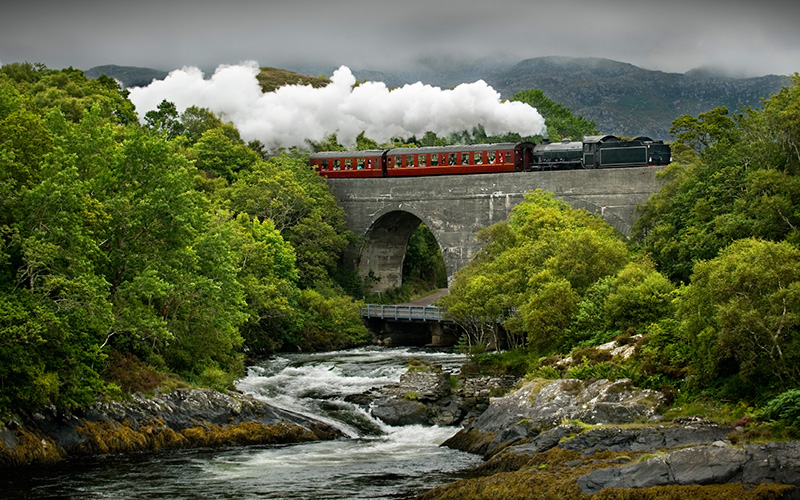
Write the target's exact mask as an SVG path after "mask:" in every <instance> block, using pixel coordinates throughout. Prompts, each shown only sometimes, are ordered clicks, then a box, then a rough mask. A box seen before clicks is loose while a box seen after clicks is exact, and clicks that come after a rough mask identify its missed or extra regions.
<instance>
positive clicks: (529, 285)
mask: <svg viewBox="0 0 800 500" xmlns="http://www.w3.org/2000/svg"><path fill="white" fill-rule="evenodd" d="M479 238H480V239H481V240H482V241H484V245H483V247H482V248H481V250H480V252H479V253H478V254H477V255H476V256H475V258H474V259H473V260H472V261H471V262H470V263H469V264H468V265H467V266H466V267H465V268H464V269H462V270H461V271H459V272H458V273H456V276H455V279H454V282H453V285H452V286H451V290H450V295H449V296H448V297H447V298H446V299H445V300H444V304H445V306H446V307H447V308H448V311H451V310H455V311H463V314H462V315H461V316H460V318H461V319H459V318H456V319H457V320H459V321H464V322H465V321H467V320H469V321H471V322H473V323H479V322H481V321H483V322H484V323H485V325H484V326H483V327H482V328H488V329H490V330H491V329H493V326H492V325H493V323H494V322H495V321H497V320H498V319H500V320H501V321H502V322H503V326H504V327H505V329H506V331H507V332H508V333H509V334H510V335H511V339H512V343H517V342H518V341H517V339H519V338H523V339H527V343H528V344H529V345H530V346H531V347H534V348H535V349H536V350H537V351H539V352H550V351H553V350H555V349H557V348H558V347H560V346H562V345H564V344H565V342H566V337H565V336H564V333H565V332H566V330H567V328H568V327H569V325H570V324H571V322H572V321H573V319H574V317H575V315H576V314H577V312H578V310H579V304H580V301H581V300H582V297H583V296H584V295H585V294H586V293H587V291H588V290H589V289H591V287H592V286H593V284H594V283H595V282H596V281H598V280H600V279H602V278H604V277H606V276H613V275H615V274H616V273H617V271H619V270H620V269H621V268H622V267H623V266H624V265H625V264H626V263H627V262H628V261H629V259H630V256H629V254H628V250H627V249H626V247H625V244H624V242H622V240H621V239H620V238H619V237H618V235H617V234H616V233H615V231H614V229H613V228H612V227H611V226H610V225H609V224H608V223H607V222H605V221H603V220H602V219H601V218H599V217H598V216H596V215H592V214H589V213H588V212H586V211H584V210H575V209H572V208H571V207H570V206H569V205H568V204H567V203H565V202H563V201H561V200H558V199H556V198H555V197H554V196H553V195H552V194H550V193H545V192H542V191H536V192H533V193H529V194H527V195H526V197H525V200H524V201H523V202H522V203H520V204H519V205H517V206H516V207H515V208H514V210H513V211H512V214H511V216H510V217H509V220H508V222H502V223H498V224H495V225H493V226H491V227H489V228H487V229H485V230H482V231H481V232H480V233H479ZM481 300H483V301H484V302H485V303H486V305H485V306H484V307H479V305H478V303H479V302H480V301H481ZM476 307H477V309H475V310H476V311H479V312H481V313H480V314H475V315H473V316H470V315H469V312H470V310H472V309H473V308H476ZM475 328H477V327H475ZM476 331H477V330H476ZM479 340H480V339H479Z"/></svg>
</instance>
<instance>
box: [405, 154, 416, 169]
mask: <svg viewBox="0 0 800 500" xmlns="http://www.w3.org/2000/svg"><path fill="white" fill-rule="evenodd" d="M406 166H407V167H413V166H414V155H407V156H406Z"/></svg>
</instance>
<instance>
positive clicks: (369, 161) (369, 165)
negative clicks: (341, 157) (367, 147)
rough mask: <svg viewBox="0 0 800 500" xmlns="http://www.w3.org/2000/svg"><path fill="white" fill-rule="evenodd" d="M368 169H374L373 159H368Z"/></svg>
mask: <svg viewBox="0 0 800 500" xmlns="http://www.w3.org/2000/svg"><path fill="white" fill-rule="evenodd" d="M367 169H370V170H371V169H372V158H367Z"/></svg>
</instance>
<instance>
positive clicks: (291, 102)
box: [130, 62, 544, 149]
mask: <svg viewBox="0 0 800 500" xmlns="http://www.w3.org/2000/svg"><path fill="white" fill-rule="evenodd" d="M258 72H259V68H258V64H257V63H255V62H248V63H243V64H239V65H234V66H220V67H219V68H217V70H216V72H215V73H214V75H213V76H212V77H211V78H209V79H204V77H203V73H202V72H201V71H200V70H199V69H197V68H192V67H187V68H183V69H180V70H175V71H173V72H171V73H170V74H169V75H168V76H167V77H166V78H165V79H164V80H158V81H153V83H151V84H150V85H148V86H147V87H137V88H133V89H130V99H131V101H133V103H134V105H135V106H136V110H137V112H138V113H139V116H140V117H144V115H145V113H147V112H148V111H150V110H153V109H156V107H157V106H158V104H159V103H160V102H161V101H162V100H164V99H166V100H168V101H171V102H173V103H175V106H176V107H177V108H178V111H179V112H183V111H184V110H185V109H186V108H187V107H189V106H199V107H204V108H208V109H210V110H211V111H213V112H214V113H215V114H217V115H218V116H220V117H221V118H222V119H223V120H225V121H231V122H233V124H234V125H235V126H236V128H237V129H239V132H240V133H241V135H242V138H243V139H245V140H246V141H250V140H253V139H258V140H260V141H261V142H262V143H264V144H265V145H266V146H267V147H268V148H270V149H274V148H278V147H290V146H299V147H303V146H306V145H307V143H306V140H311V141H315V142H316V141H320V140H322V139H324V138H325V137H327V136H329V135H330V134H334V133H335V134H336V136H337V138H338V139H339V142H340V143H342V144H344V145H348V146H349V145H352V144H354V143H355V139H356V137H357V136H358V134H360V133H361V132H364V133H365V134H366V136H367V137H369V138H371V139H373V140H376V141H378V142H379V143H381V142H385V141H388V140H389V139H391V138H393V137H410V136H412V135H416V136H422V135H423V134H424V133H425V132H427V131H432V132H435V133H437V134H439V135H446V134H449V133H452V132H458V131H462V130H472V129H473V128H474V127H475V126H476V125H479V124H481V125H483V126H484V128H485V130H486V133H487V134H489V135H496V134H504V133H507V132H516V133H519V134H520V135H523V136H528V135H535V134H539V133H542V132H543V131H544V119H543V118H542V116H541V115H540V114H539V113H538V111H536V109H534V108H532V107H531V106H529V105H527V104H524V103H520V102H501V100H500V94H499V93H498V92H497V91H495V90H494V89H492V88H491V87H490V86H488V85H487V84H486V83H485V82H483V81H482V80H481V81H477V82H475V83H469V84H462V85H459V86H458V87H456V88H454V89H452V90H442V89H440V88H438V87H432V86H430V85H424V84H422V83H415V84H411V85H405V86H404V87H402V88H397V89H393V90H389V89H388V88H387V87H386V85H385V84H383V83H381V82H367V83H364V84H361V85H359V86H357V87H353V85H354V84H355V83H356V79H355V77H354V76H353V74H352V72H351V71H350V69H349V68H347V67H345V66H342V67H341V68H339V69H338V70H336V71H335V72H334V73H333V76H332V77H331V84H329V85H328V86H326V87H324V88H319V89H315V88H312V87H311V86H300V85H287V86H284V87H281V88H279V89H277V90H276V91H274V92H269V93H263V92H262V91H261V88H260V87H259V84H258V81H257V79H256V75H258Z"/></svg>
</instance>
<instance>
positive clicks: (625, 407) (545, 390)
mask: <svg viewBox="0 0 800 500" xmlns="http://www.w3.org/2000/svg"><path fill="white" fill-rule="evenodd" d="M663 401H664V399H663V396H662V395H661V393H659V392H657V391H651V390H647V389H638V388H636V387H633V385H632V384H631V382H630V380H628V379H622V380H616V381H610V380H595V381H582V380H575V379H561V380H543V379H534V380H532V381H530V382H528V383H527V384H525V385H523V386H522V387H520V388H519V389H517V390H515V391H513V392H511V393H509V394H508V395H506V396H504V397H501V398H493V399H492V400H491V402H490V404H489V408H488V409H487V410H486V411H485V412H483V414H481V415H480V416H479V417H478V418H477V419H475V420H474V421H473V422H472V423H471V424H470V425H468V426H467V427H466V428H464V429H462V430H461V431H459V434H462V435H461V436H459V434H457V435H456V436H454V437H453V438H451V439H450V440H448V441H446V442H445V443H444V444H445V445H446V446H450V447H453V448H456V449H461V450H463V451H469V452H472V453H479V454H483V455H487V456H491V455H494V454H496V453H497V452H499V451H500V450H502V449H504V448H506V447H507V446H511V445H513V444H516V443H517V442H518V441H520V440H522V439H526V438H531V437H534V436H536V435H538V434H539V433H541V432H543V431H546V430H548V429H551V428H553V427H556V426H558V425H559V424H560V423H561V422H564V421H570V420H580V421H581V422H584V423H587V424H623V423H630V422H634V421H647V420H649V419H651V418H654V417H656V410H657V409H658V407H659V406H660V405H661V404H662V403H663ZM466 435H469V436H472V437H473V438H476V439H467V438H465V436H466ZM471 441H473V442H474V445H471V444H470V442H471ZM477 443H480V445H478V444H477Z"/></svg>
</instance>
